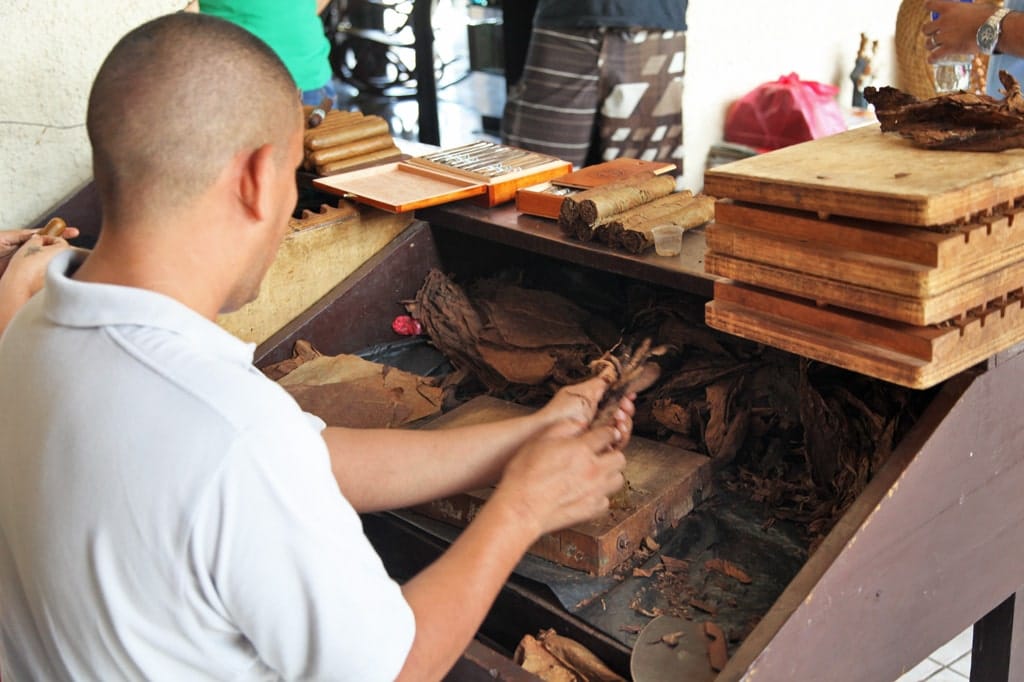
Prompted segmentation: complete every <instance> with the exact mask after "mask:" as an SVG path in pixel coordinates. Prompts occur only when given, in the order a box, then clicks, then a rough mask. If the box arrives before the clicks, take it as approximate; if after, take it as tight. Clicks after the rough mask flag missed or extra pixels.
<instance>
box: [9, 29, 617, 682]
mask: <svg viewBox="0 0 1024 682" xmlns="http://www.w3.org/2000/svg"><path fill="white" fill-rule="evenodd" d="M87 125H88V131H89V137H90V141H91V143H92V146H93V168H94V175H95V180H96V185H97V188H98V190H99V192H100V195H101V201H102V208H103V229H102V232H101V236H100V239H99V241H98V243H97V245H96V248H95V250H94V251H93V252H92V253H91V254H90V255H89V256H88V258H83V257H82V254H81V253H77V252H67V253H64V254H60V255H58V256H57V257H56V258H55V259H54V261H53V262H52V264H51V266H50V268H49V270H48V273H47V283H46V287H45V288H44V290H43V293H42V294H41V295H39V296H36V297H35V298H33V299H32V300H31V301H30V302H29V303H28V304H27V305H26V306H25V307H24V308H23V309H22V310H21V311H20V312H19V313H18V315H17V316H16V317H15V319H14V320H13V322H12V323H11V325H10V326H9V327H8V329H7V332H6V334H5V335H4V336H3V338H2V339H0V434H2V438H0V676H2V677H3V679H4V681H5V682H13V681H15V680H20V679H49V680H61V679H122V678H127V679H175V680H178V679H190V680H192V679H238V678H240V679H268V678H270V679H274V678H318V679H347V680H358V681H360V682H365V681H367V680H377V679H381V680H385V679H395V678H399V679H438V678H440V677H441V676H443V675H444V673H445V672H446V671H447V670H448V669H449V668H450V666H451V665H452V664H453V663H454V661H455V660H457V658H458V655H459V654H460V652H461V651H462V650H463V649H464V648H465V646H466V644H467V643H468V641H469V640H470V639H471V638H472V636H473V634H474V633H475V631H476V629H477V627H478V626H479V624H480V622H481V621H482V619H483V617H484V615H485V614H486V611H487V609H488V608H489V606H490V604H491V602H492V600H493V599H494V597H495V595H496V594H497V592H498V590H499V589H500V587H501V585H502V584H503V582H504V581H505V579H506V578H507V576H508V574H509V572H510V571H511V570H512V568H513V566H514V565H515V563H516V561H517V560H518V559H519V558H520V557H521V555H522V554H523V552H525V550H526V549H527V548H528V547H529V546H530V545H531V544H532V543H533V542H534V541H535V540H536V539H537V538H538V537H539V536H540V535H541V534H542V533H544V532H548V531H550V530H553V529H555V528H558V527H562V526H565V525H568V524H571V523H575V522H577V521H581V520H583V519H586V518H590V517H592V516H594V515H596V514H598V513H601V512H602V511H603V510H604V509H606V507H607V504H608V500H607V496H608V495H609V494H611V493H613V492H614V491H615V490H617V489H618V488H619V486H621V484H622V474H621V469H622V467H623V464H624V460H623V458H622V454H621V452H619V451H618V450H616V444H617V443H619V444H621V443H622V442H624V438H625V437H626V436H627V433H628V429H629V422H630V417H629V414H631V412H632V403H631V402H630V401H629V400H624V401H623V403H622V405H621V408H622V409H621V410H620V412H619V414H618V415H617V417H618V419H617V425H616V427H614V428H613V427H607V428H593V429H591V428H589V427H588V426H587V424H588V422H589V420H590V419H591V418H592V416H593V413H594V407H593V406H594V405H595V404H596V402H597V401H598V400H599V399H600V396H601V394H602V392H603V385H602V384H601V383H600V382H599V381H591V382H587V383H584V384H581V385H579V386H576V387H570V388H568V389H563V390H562V391H561V392H560V393H559V394H558V395H556V397H555V398H554V399H553V400H552V401H551V403H550V404H549V405H548V406H546V407H545V408H544V409H542V410H540V411H539V412H537V413H535V414H534V415H531V416H529V417H525V418H522V419H516V420H509V421H505V422H500V423H495V424H485V425H479V426H474V427H469V428H466V429H461V430H452V431H432V432H412V431H357V430H350V429H336V428H324V425H323V423H322V422H320V421H319V420H317V419H316V418H315V417H312V416H310V415H307V414H305V413H303V412H302V411H301V410H300V409H299V408H298V407H297V405H296V404H295V402H294V401H293V400H292V399H291V398H290V397H289V396H288V395H287V394H286V393H285V392H284V391H283V390H282V389H280V388H279V387H278V386H277V385H276V384H274V383H273V382H271V381H269V380H267V379H266V378H265V377H263V376H262V375H261V374H260V373H259V372H258V371H256V370H255V369H254V368H253V367H252V351H253V347H252V346H251V345H249V344H245V343H242V342H241V341H239V340H238V339H236V338H234V337H232V336H231V335H229V334H227V333H226V332H224V331H223V330H221V329H220V327H218V326H217V325H216V324H215V323H214V322H213V319H214V318H215V317H216V316H217V315H218V314H219V313H221V312H223V311H227V310H232V309H235V308H237V307H239V306H241V305H243V304H244V303H246V302H247V301H249V300H251V299H252V298H253V297H255V295H256V293H257V291H258V289H259V283H260V280H261V278H262V276H263V274H264V273H265V272H266V269H267V267H268V266H269V264H270V262H271V261H272V260H273V258H274V255H275V253H276V251H277V247H278V245H279V244H280V241H281V239H282V238H283V235H284V232H285V229H286V225H287V218H288V215H289V213H290V211H291V209H292V207H293V205H294V203H295V192H296V189H295V180H294V170H295V168H296V166H297V165H298V164H299V162H300V161H301V157H302V144H301V141H302V123H301V110H300V108H299V104H298V95H297V92H296V90H295V86H294V84H293V83H292V81H291V78H290V76H289V75H288V72H287V70H286V69H285V68H284V66H283V65H282V64H281V62H280V61H279V60H278V58H277V57H276V56H275V55H274V54H273V52H271V51H270V50H269V48H267V47H266V46H265V45H264V44H263V43H261V42H260V41H259V40H258V39H256V38H254V37H252V36H251V35H250V34H248V33H246V32H245V31H243V30H242V29H239V28H237V27H235V26H233V25H232V24H229V23H227V22H224V21H221V20H218V19H214V18H212V17H206V16H201V15H192V14H178V15H172V16H168V17H163V18H161V19H157V20H155V21H153V22H150V23H148V24H146V25H144V26H141V27H139V28H138V29H136V30H134V31H132V32H131V33H129V34H128V35H127V36H125V38H123V39H122V40H121V41H120V42H119V43H118V44H117V45H116V46H115V47H114V49H113V51H112V52H111V54H110V55H109V56H108V58H107V60H106V61H105V62H104V64H103V66H102V67H101V69H100V72H99V74H98V75H97V77H96V81H95V83H94V84H93V89H92V93H91V95H90V101H89V110H88V122H87ZM494 481H498V487H497V490H496V492H495V494H494V496H493V497H492V499H491V501H490V502H489V503H488V504H487V505H486V506H485V507H484V508H483V510H482V511H481V513H480V514H479V516H478V517H477V518H476V519H475V521H474V522H473V523H472V524H471V525H470V526H469V528H467V529H466V531H465V532H464V533H463V534H462V535H461V536H460V538H459V539H458V540H457V541H456V542H455V543H454V544H453V545H452V547H451V548H450V549H449V551H447V552H446V553H445V554H444V555H443V556H442V557H441V558H440V559H438V561H436V562H435V563H434V564H433V565H431V566H430V567H428V568H427V569H425V570H424V571H423V572H422V573H421V574H420V575H418V576H415V577H414V578H413V579H411V580H410V581H409V582H408V583H406V584H404V585H401V586H400V585H397V584H396V583H394V582H393V581H392V580H391V579H390V578H389V577H388V576H387V574H386V573H385V571H384V568H383V566H382V564H381V561H380V559H379V558H378V557H377V555H376V554H375V552H374V550H373V548H372V547H371V546H370V544H369V542H368V541H367V539H366V538H365V536H364V535H363V533H362V528H361V525H360V521H359V518H358V516H357V511H371V510H378V509H385V508H390V507H401V506H406V505H409V504H414V503H417V502H422V501H425V500H426V499H430V498H432V497H437V496H442V495H446V494H450V493H452V492H455V491H457V490H465V489H469V488H472V487H478V486H480V485H482V484H485V483H489V482H494Z"/></svg>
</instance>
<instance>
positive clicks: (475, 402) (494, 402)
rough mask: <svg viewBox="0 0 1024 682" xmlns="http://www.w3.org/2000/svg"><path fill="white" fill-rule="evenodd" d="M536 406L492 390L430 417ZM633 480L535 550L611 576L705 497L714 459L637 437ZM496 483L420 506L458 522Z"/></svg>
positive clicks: (443, 423) (444, 420)
mask: <svg viewBox="0 0 1024 682" xmlns="http://www.w3.org/2000/svg"><path fill="white" fill-rule="evenodd" d="M530 411H531V410H529V408H525V407H523V406H521V405H516V404H514V403H509V402H505V401H503V400H498V399H497V398H492V397H489V396H481V397H478V398H474V399H472V400H470V401H469V402H467V403H465V404H463V405H460V406H459V407H457V408H456V409H454V410H452V411H451V412H448V413H447V414H445V415H444V416H442V417H439V418H438V419H435V420H434V421H432V422H431V423H430V428H445V427H453V426H468V425H470V424H481V423H486V422H492V421H498V420H500V419H508V418H511V417H519V416H522V415H524V414H528V413H529V412H530ZM625 454H626V470H625V472H624V473H625V477H626V480H627V481H629V484H628V486H627V487H626V488H625V489H624V491H623V493H621V494H620V495H618V496H616V498H615V500H616V502H614V503H613V505H612V508H611V509H610V510H609V511H608V513H607V514H606V515H605V516H603V517H601V518H599V519H595V520H593V521H587V522H585V523H580V524H577V525H575V526H572V527H570V528H566V529H563V530H560V531H556V532H553V533H548V534H545V535H544V536H543V537H541V539H540V540H539V541H538V542H537V543H536V544H535V545H534V546H533V547H532V548H531V549H530V553H531V554H533V555H535V556H539V557H542V558H544V559H548V560H549V561H553V562H555V563H557V564H560V565H562V566H568V567H569V568H575V569H578V570H581V571H586V572H587V573H590V574H592V575H607V574H608V573H610V572H612V571H613V570H614V569H615V568H617V567H618V566H619V565H620V564H622V563H623V562H625V561H626V560H628V559H629V558H630V557H631V556H633V554H634V553H635V552H636V551H637V549H639V548H640V546H641V542H642V541H643V539H644V538H646V537H654V536H656V535H658V534H659V533H661V532H662V531H664V530H665V529H667V528H669V527H670V526H674V525H675V524H676V523H678V521H679V519H681V518H682V517H683V516H685V515H686V514H687V513H689V511H690V510H691V509H693V506H694V501H695V498H696V499H697V500H699V499H701V497H702V496H704V495H706V494H707V493H708V492H709V490H708V488H709V486H710V483H711V465H710V462H711V460H710V459H709V458H708V457H706V456H705V455H701V454H697V453H695V452H690V451H688V450H683V449H681V448H677V447H673V446H671V445H667V444H665V443H660V442H657V441H652V440H648V439H645V438H633V439H632V440H631V441H630V443H629V444H628V445H627V446H626V449H625ZM492 491H493V489H492V488H487V489H484V490H477V491H473V492H470V493H466V494H464V495H457V496H455V497H450V498H446V499H444V500H439V501H437V502H433V503H430V504H427V505H423V506H422V507H418V508H417V511H419V512H420V513H423V514H425V515H427V516H430V517H432V518H435V519H438V520H441V521H445V522H447V523H451V524H454V525H458V526H465V525H466V524H468V523H469V522H470V521H471V520H472V519H473V517H474V516H476V514H477V512H479V510H480V507H482V506H483V504H484V503H485V502H486V501H487V499H488V498H489V497H490V495H491V493H492Z"/></svg>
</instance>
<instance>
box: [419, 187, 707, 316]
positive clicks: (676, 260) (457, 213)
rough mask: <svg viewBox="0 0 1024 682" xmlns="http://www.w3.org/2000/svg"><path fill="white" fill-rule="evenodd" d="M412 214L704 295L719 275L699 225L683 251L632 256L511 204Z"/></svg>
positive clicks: (465, 204) (468, 205)
mask: <svg viewBox="0 0 1024 682" xmlns="http://www.w3.org/2000/svg"><path fill="white" fill-rule="evenodd" d="M416 217H417V218H420V219H421V220H424V221H426V222H428V223H430V224H432V225H435V226H439V227H444V228H448V229H451V230H456V231H458V232H462V233H465V234H469V235H473V236H475V237H479V238H481V239H486V240H489V241H492V242H495V243H498V244H503V245H505V246H511V247H514V248H517V249H522V250H524V251H529V252H532V253H537V254H540V255H543V256H549V257H551V258H557V259H560V260H564V261H567V262H569V263H574V264H576V265H583V266H586V267H590V268H594V269H597V270H602V271H604V272H611V273H615V274H619V275H625V276H627V277H633V278H635V279H639V280H643V281H646V282H650V283H652V284H659V285H663V286H667V287H671V288H673V289H680V290H682V291H687V292H690V293H693V294H697V295H699V296H704V297H706V298H711V295H712V290H713V287H714V282H715V280H716V279H717V278H716V277H714V276H713V275H709V274H707V273H705V272H704V251H705V242H704V232H703V230H693V231H689V232H687V233H685V234H684V235H683V250H682V252H681V253H680V254H679V255H678V256H671V257H665V256H657V255H655V254H654V252H653V251H650V252H648V253H646V254H644V255H640V256H634V255H632V254H629V253H626V252H625V251H619V250H617V249H612V248H610V247H607V246H605V245H603V244H600V243H598V242H580V241H577V240H575V239H572V238H571V237H568V236H566V235H565V234H564V233H563V232H562V231H561V229H560V228H559V227H558V223H556V222H555V221H553V220H545V219H543V218H536V217H533V216H528V215H522V214H520V213H518V212H517V211H516V209H515V206H514V205H512V204H505V205H502V206H497V207H495V208H490V209H488V208H483V207H481V206H476V205H473V204H471V203H469V202H466V201H462V202H457V203H453V204H445V205H443V206H434V207H431V208H427V209H421V210H419V211H417V212H416Z"/></svg>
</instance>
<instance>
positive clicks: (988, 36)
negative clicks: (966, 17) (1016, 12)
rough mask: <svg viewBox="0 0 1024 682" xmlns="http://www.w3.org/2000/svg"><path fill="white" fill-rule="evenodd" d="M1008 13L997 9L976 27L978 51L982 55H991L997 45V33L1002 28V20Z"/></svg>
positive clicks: (1004, 9) (1006, 10)
mask: <svg viewBox="0 0 1024 682" xmlns="http://www.w3.org/2000/svg"><path fill="white" fill-rule="evenodd" d="M1009 13H1010V10H1008V9H1006V8H1005V7H1004V8H1003V9H997V10H996V11H995V12H993V13H992V16H990V17H989V18H988V19H986V20H985V23H984V24H982V25H981V26H979V27H978V36H977V38H978V50H980V51H981V53H982V54H992V53H993V52H995V50H996V45H997V44H998V43H999V32H1000V31H1001V30H1002V27H1003V18H1004V17H1006V15H1007V14H1009Z"/></svg>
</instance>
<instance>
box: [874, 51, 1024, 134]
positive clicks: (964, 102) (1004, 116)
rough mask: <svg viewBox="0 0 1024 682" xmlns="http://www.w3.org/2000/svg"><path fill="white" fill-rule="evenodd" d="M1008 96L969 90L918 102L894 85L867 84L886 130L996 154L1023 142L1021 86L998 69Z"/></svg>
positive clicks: (882, 126)
mask: <svg viewBox="0 0 1024 682" xmlns="http://www.w3.org/2000/svg"><path fill="white" fill-rule="evenodd" d="M999 80H1000V82H1001V83H1002V84H1003V93H1004V94H1005V95H1006V97H1005V99H1002V100H997V99H995V98H993V97H989V96H988V95H977V94H974V93H968V92H956V93H944V94H941V95H938V96H936V97H931V98H929V99H924V100H919V99H917V98H916V97H914V96H912V95H908V94H907V93H904V92H901V91H900V90H897V89H896V88H892V87H888V86H886V87H883V88H874V87H868V88H866V89H865V90H864V97H865V99H867V101H868V102H870V103H871V104H873V105H874V106H875V114H876V116H877V117H878V120H879V123H880V124H881V129H882V132H883V133H885V132H895V133H897V134H899V135H901V136H902V137H905V138H907V139H909V140H910V141H911V142H913V143H914V144H916V145H918V146H920V147H925V148H929V149H959V150H963V151H983V152H995V151H1003V150H1006V149H1016V148H1020V147H1022V146H1024V96H1022V95H1021V89H1020V84H1019V83H1017V81H1016V79H1014V77H1013V76H1012V75H1010V74H1009V73H1008V72H1006V71H1000V72H999Z"/></svg>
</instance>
